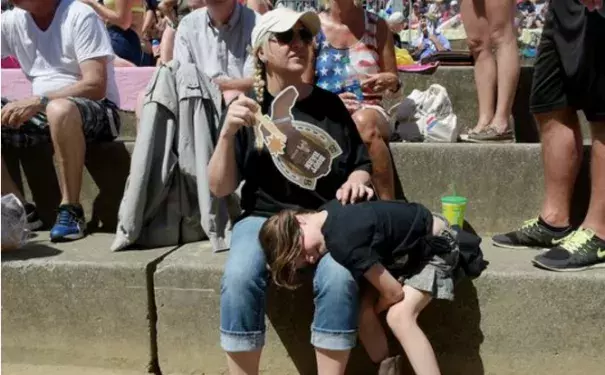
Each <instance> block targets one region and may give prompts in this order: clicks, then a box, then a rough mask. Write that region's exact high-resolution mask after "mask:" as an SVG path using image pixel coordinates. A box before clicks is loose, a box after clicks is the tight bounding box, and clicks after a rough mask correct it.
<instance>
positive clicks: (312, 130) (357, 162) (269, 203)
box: [235, 87, 372, 217]
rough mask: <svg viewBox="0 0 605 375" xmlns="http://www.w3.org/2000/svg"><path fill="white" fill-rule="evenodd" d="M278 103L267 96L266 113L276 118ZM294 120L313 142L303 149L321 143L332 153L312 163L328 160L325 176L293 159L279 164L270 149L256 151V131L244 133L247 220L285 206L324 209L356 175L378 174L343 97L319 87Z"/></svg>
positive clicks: (241, 157) (241, 160) (240, 158)
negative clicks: (312, 173)
mask: <svg viewBox="0 0 605 375" xmlns="http://www.w3.org/2000/svg"><path fill="white" fill-rule="evenodd" d="M273 99H274V98H273V97H272V96H271V95H270V94H269V93H267V92H265V97H264V100H263V105H262V112H263V113H264V114H271V111H272V109H271V103H272V102H273ZM292 116H293V118H294V120H295V121H294V122H292V125H293V126H294V127H295V128H296V129H297V130H299V133H300V134H304V135H305V137H306V138H304V142H307V143H303V144H302V145H301V147H302V148H304V147H305V145H311V146H314V147H316V146H317V145H320V146H321V147H323V150H324V151H325V152H327V151H326V150H327V149H329V150H330V154H329V155H326V154H325V152H324V154H323V156H322V155H316V156H317V158H314V157H311V158H310V159H309V162H310V163H313V162H314V161H317V160H319V161H322V160H324V157H326V158H327V159H325V162H324V164H323V167H322V168H323V169H322V170H323V171H324V172H325V175H323V176H319V177H318V178H312V177H309V175H308V174H305V173H304V171H301V170H300V168H298V167H297V166H295V165H293V164H292V163H290V162H289V161H288V160H285V161H284V160H283V159H277V160H276V158H274V157H272V155H271V154H270V153H269V151H268V149H267V146H264V147H263V148H262V150H260V151H259V150H258V149H257V148H256V147H255V133H254V129H253V128H251V127H246V128H242V129H240V131H239V132H238V133H237V134H236V136H235V137H236V138H235V159H236V163H237V167H238V171H239V173H240V178H241V180H244V181H245V182H244V186H243V187H242V198H241V206H242V209H243V211H244V212H243V215H242V217H245V216H250V215H257V216H265V217H268V216H271V215H273V214H275V213H277V212H279V211H281V210H282V209H285V208H305V209H311V210H314V209H318V208H319V207H320V206H321V205H322V204H324V203H326V202H328V201H330V200H331V199H334V198H335V196H336V191H337V190H338V189H339V188H340V187H341V186H342V184H343V183H345V182H346V180H347V178H348V177H349V175H350V174H351V173H352V172H353V171H355V170H364V171H367V172H369V173H371V171H372V165H371V162H370V158H369V156H368V151H367V148H366V147H365V145H364V144H363V142H362V140H361V137H360V135H359V132H358V131H357V128H356V126H355V123H354V122H353V120H352V119H351V116H350V114H349V112H348V111H347V109H346V108H345V106H344V104H343V103H342V101H341V100H340V98H339V97H338V96H337V95H335V94H333V93H331V92H328V91H325V90H323V89H321V88H318V87H314V88H313V91H312V92H311V94H310V95H309V96H308V97H306V98H304V99H302V100H300V101H297V102H296V103H295V104H294V107H293V108H292ZM278 126H280V125H278ZM294 138H296V137H295V136H290V135H289V136H288V147H290V143H289V142H290V139H294ZM309 142H310V143H309ZM311 150H313V148H311ZM314 155H315V154H314ZM330 158H332V162H331V163H330V162H329V161H330ZM276 163H277V165H276ZM278 165H279V168H278ZM280 169H281V170H280ZM286 176H287V177H286Z"/></svg>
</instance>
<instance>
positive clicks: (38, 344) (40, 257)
mask: <svg viewBox="0 0 605 375" xmlns="http://www.w3.org/2000/svg"><path fill="white" fill-rule="evenodd" d="M112 240H113V235H109V234H104V233H96V234H94V235H91V236H88V237H86V238H85V239H83V240H81V241H76V242H72V243H64V244H53V243H51V242H49V241H48V232H40V233H38V235H37V237H36V238H33V239H31V240H30V243H29V244H28V245H27V246H26V247H24V248H23V249H20V250H18V251H15V252H10V253H2V361H3V362H9V363H17V364H19V363H25V364H35V365H73V366H84V367H87V366H90V367H101V368H111V369H118V370H120V369H126V370H128V369H130V370H133V369H136V370H139V371H143V370H145V369H147V368H149V367H152V366H154V363H155V356H156V351H155V348H154V346H153V345H152V344H151V343H152V342H153V340H154V339H153V338H152V337H153V336H154V335H155V329H154V324H155V309H154V308H153V290H152V289H149V286H150V285H152V283H151V282H150V280H149V277H150V275H152V274H153V270H154V268H155V266H156V264H157V263H159V261H160V260H161V259H162V258H163V257H164V256H165V255H166V254H168V253H170V252H171V251H173V250H174V249H175V248H176V246H174V247H167V248H158V249H152V250H145V251H123V252H116V253H114V252H110V251H109V247H110V244H111V241H112Z"/></svg>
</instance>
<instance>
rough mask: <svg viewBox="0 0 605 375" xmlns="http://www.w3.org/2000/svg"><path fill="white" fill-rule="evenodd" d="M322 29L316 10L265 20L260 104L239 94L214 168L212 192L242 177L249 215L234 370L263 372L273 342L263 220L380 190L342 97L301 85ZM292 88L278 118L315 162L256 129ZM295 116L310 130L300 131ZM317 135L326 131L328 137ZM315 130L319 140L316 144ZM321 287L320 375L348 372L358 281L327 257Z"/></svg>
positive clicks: (240, 243)
mask: <svg viewBox="0 0 605 375" xmlns="http://www.w3.org/2000/svg"><path fill="white" fill-rule="evenodd" d="M385 28H386V26H385ZM319 29H320V25H319V20H318V19H317V15H316V14H315V13H312V12H306V13H303V14H300V13H296V12H294V11H292V10H290V9H275V10H273V11H270V12H267V13H265V14H264V15H263V16H262V17H261V18H260V20H259V22H258V24H257V25H256V27H255V28H254V31H253V37H252V41H253V44H252V46H253V53H252V56H253V59H254V60H253V61H254V66H255V67H256V74H255V77H256V83H255V92H254V94H255V95H254V96H255V99H256V100H257V101H254V100H252V99H250V98H248V97H245V96H243V95H241V96H240V97H239V98H238V99H236V100H235V101H233V102H232V103H231V105H230V106H229V108H228V110H227V114H226V116H224V119H223V123H222V126H221V130H220V135H219V136H218V143H217V145H216V148H215V150H214V154H213V155H212V158H211V159H210V163H209V164H208V179H209V184H210V189H211V191H212V192H213V194H214V195H215V196H216V197H223V196H227V195H229V194H231V193H233V192H234V191H235V190H236V189H237V188H238V185H239V184H240V182H241V181H242V180H243V181H244V185H243V188H242V200H241V202H242V208H243V210H244V213H243V215H242V217H241V218H240V220H238V221H236V223H235V225H234V227H233V231H232V234H231V249H230V251H229V256H228V259H227V263H226V265H225V273H224V275H223V279H222V287H221V302H220V303H221V314H220V320H221V323H220V324H221V346H222V348H223V349H224V350H225V351H226V352H227V358H228V359H227V363H228V366H229V373H230V374H233V375H235V374H258V371H259V361H260V356H261V350H262V347H263V345H264V342H265V313H264V312H265V301H266V289H267V286H268V280H267V279H268V272H267V264H266V259H265V256H264V254H263V250H262V248H261V246H260V243H259V241H258V234H259V231H260V229H261V226H262V225H263V223H264V222H265V221H266V220H267V218H268V217H269V216H271V215H273V214H275V213H277V212H279V211H281V210H283V209H285V208H289V207H301V208H306V209H317V208H318V207H319V206H321V205H322V204H323V203H325V202H327V201H329V200H331V199H334V198H339V200H340V201H341V203H343V204H348V203H353V202H356V201H362V200H365V199H366V198H369V197H371V196H372V194H373V191H372V190H371V189H370V187H369V183H370V174H369V173H368V172H369V171H371V170H372V166H371V163H370V160H369V158H368V154H367V149H366V148H365V147H364V145H363V144H362V142H361V139H360V137H359V133H358V132H357V130H356V129H355V124H354V123H353V121H351V117H350V116H349V114H348V112H347V110H346V108H345V106H344V105H343V104H342V101H341V100H340V99H339V98H338V96H336V95H334V94H333V93H330V92H327V91H325V90H322V89H320V88H317V87H313V86H312V85H309V84H305V83H304V82H303V81H302V77H301V76H302V74H303V72H304V70H305V69H306V67H307V65H308V62H309V61H308V60H309V58H310V56H309V54H308V53H309V52H310V48H309V47H310V45H311V43H312V41H313V36H314V35H315V34H316V33H317V32H318V31H319ZM292 86H293V87H295V88H296V89H297V90H298V97H297V98H296V97H293V96H289V95H285V96H282V97H281V98H285V103H284V105H283V106H280V105H276V107H277V108H279V109H289V111H288V112H289V114H290V115H289V116H287V117H282V115H283V114H276V116H278V117H279V118H280V120H282V121H281V124H282V125H283V126H282V129H289V130H286V131H288V132H289V133H288V134H289V135H288V136H289V137H290V136H291V137H293V138H295V139H301V140H302V142H303V143H300V144H299V147H300V148H298V149H297V150H300V151H301V152H300V153H297V155H299V156H300V157H302V158H304V159H307V160H311V159H308V158H309V157H312V158H313V159H314V160H315V161H316V162H314V163H310V166H307V167H305V166H304V165H305V161H302V165H301V161H299V162H295V161H293V159H291V158H290V157H289V156H272V155H271V154H272V153H270V152H269V149H268V148H267V147H265V146H264V144H267V139H272V138H271V137H267V138H266V139H265V141H264V142H263V138H261V137H262V136H263V135H262V133H261V134H260V136H259V132H258V131H257V130H255V129H258V128H257V127H254V126H252V125H254V124H255V120H254V118H255V114H256V113H257V111H260V112H261V113H263V114H267V113H269V111H270V109H271V108H272V106H273V105H274V104H275V103H277V101H278V99H277V98H276V96H277V94H279V93H281V92H282V90H284V89H286V88H288V87H292ZM294 100H295V102H294V103H293V101H294ZM257 102H258V103H259V104H257ZM282 103H283V101H282ZM290 105H292V106H291V107H290ZM273 113H275V111H273ZM283 120H286V121H283ZM287 120H290V121H287ZM293 121H296V124H297V125H300V126H301V128H300V129H302V130H300V131H298V130H294V129H292V128H291V127H292V122H293ZM297 129H299V127H298V126H297ZM292 131H293V132H292ZM313 134H323V135H322V137H323V138H322V139H321V140H320V138H315V136H313ZM301 136H302V137H301ZM309 136H310V137H311V138H314V139H315V141H313V142H311V143H309V142H308V141H307V140H309V138H308V137H309ZM272 146H273V147H274V146H275V144H274V143H273V144H272ZM308 146H311V147H313V149H312V150H311V149H309V147H308ZM273 147H272V148H271V149H272V150H274V148H273ZM305 150H309V151H310V152H309V153H307V151H305ZM330 150H332V151H330ZM295 152H297V151H295ZM309 154H310V155H311V156H309ZM316 155H317V156H319V158H315V157H314V156H316ZM320 155H326V157H325V158H324V157H322V156H320ZM297 159H298V157H297ZM307 165H308V164H307ZM301 171H305V172H301ZM322 171H323V172H322ZM318 172H319V174H318ZM313 290H314V294H315V299H314V302H315V306H316V307H317V308H316V310H315V318H314V322H313V324H312V327H311V330H312V332H313V333H312V335H311V344H312V345H314V346H315V353H316V359H317V369H318V371H317V373H319V374H344V371H345V368H346V364H347V360H348V358H349V353H350V350H351V349H352V348H353V347H355V344H356V331H357V325H358V316H357V311H358V306H359V300H358V296H357V293H358V287H357V284H356V283H355V281H354V279H353V277H352V276H351V274H350V273H349V272H348V271H347V270H346V269H345V268H344V267H342V266H341V265H339V264H337V263H336V262H335V261H334V259H332V257H330V256H329V255H328V256H325V257H323V258H322V260H321V261H319V262H318V264H317V268H316V270H315V272H314V276H313Z"/></svg>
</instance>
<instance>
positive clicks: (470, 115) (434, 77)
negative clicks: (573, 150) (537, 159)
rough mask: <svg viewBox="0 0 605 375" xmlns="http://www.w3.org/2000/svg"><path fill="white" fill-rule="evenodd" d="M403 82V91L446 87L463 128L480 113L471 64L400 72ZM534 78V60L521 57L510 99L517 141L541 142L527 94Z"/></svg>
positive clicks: (472, 123)
mask: <svg viewBox="0 0 605 375" xmlns="http://www.w3.org/2000/svg"><path fill="white" fill-rule="evenodd" d="M400 76H401V80H402V82H403V84H404V94H405V95H409V94H410V93H411V92H412V90H414V89H418V90H426V89H428V88H429V86H430V85H431V84H434V83H437V84H440V85H441V86H443V87H445V88H446V89H447V92H448V95H449V97H450V100H451V101H452V106H453V108H454V112H455V113H456V115H457V116H458V121H459V122H460V124H461V126H462V129H463V132H466V131H468V130H470V129H471V128H473V127H474V126H475V124H476V123H477V119H478V117H479V112H478V111H479V104H478V102H477V89H476V86H475V77H474V68H473V67H472V66H462V67H455V66H440V67H439V68H438V69H437V70H436V71H435V73H433V74H430V75H424V74H415V73H400ZM532 78H533V63H532V62H528V61H524V62H523V63H522V66H521V71H520V74H519V83H518V84H517V91H516V93H515V101H514V103H513V117H514V118H515V138H516V140H517V142H519V143H537V142H540V138H539V135H538V127H537V124H536V121H535V120H534V118H533V116H532V115H531V113H530V112H529V96H530V93H531V85H532ZM579 115H580V123H581V125H582V132H583V134H584V138H585V139H589V138H590V129H589V126H588V122H587V121H586V118H585V117H584V115H583V114H582V113H581V112H579Z"/></svg>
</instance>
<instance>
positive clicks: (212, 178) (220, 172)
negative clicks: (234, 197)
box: [208, 133, 238, 198]
mask: <svg viewBox="0 0 605 375" xmlns="http://www.w3.org/2000/svg"><path fill="white" fill-rule="evenodd" d="M237 175H238V173H237V163H236V162H235V137H234V136H233V135H229V134H224V133H221V135H220V136H219V140H218V143H217V144H216V148H215V149H214V153H213V154H212V157H211V158H210V162H209V163H208V182H209V186H210V191H211V192H212V194H214V195H215V196H216V197H219V198H220V197H224V196H227V195H229V194H231V193H233V192H234V191H235V189H237V185H238V178H237Z"/></svg>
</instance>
